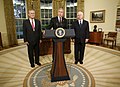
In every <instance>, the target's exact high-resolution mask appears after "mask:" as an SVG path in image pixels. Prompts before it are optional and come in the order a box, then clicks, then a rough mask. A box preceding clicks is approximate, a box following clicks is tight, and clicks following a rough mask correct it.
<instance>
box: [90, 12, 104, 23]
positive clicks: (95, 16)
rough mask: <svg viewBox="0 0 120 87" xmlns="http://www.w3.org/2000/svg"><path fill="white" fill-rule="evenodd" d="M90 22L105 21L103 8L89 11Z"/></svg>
mask: <svg viewBox="0 0 120 87" xmlns="http://www.w3.org/2000/svg"><path fill="white" fill-rule="evenodd" d="M90 22H91V23H104V22H105V10H99V11H91V12H90Z"/></svg>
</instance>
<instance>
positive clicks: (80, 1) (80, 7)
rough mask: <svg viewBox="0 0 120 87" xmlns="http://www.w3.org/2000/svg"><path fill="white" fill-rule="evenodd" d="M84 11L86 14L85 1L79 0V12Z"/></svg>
mask: <svg viewBox="0 0 120 87" xmlns="http://www.w3.org/2000/svg"><path fill="white" fill-rule="evenodd" d="M78 11H82V12H83V13H84V0H77V12H78Z"/></svg>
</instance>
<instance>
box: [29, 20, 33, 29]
mask: <svg viewBox="0 0 120 87" xmlns="http://www.w3.org/2000/svg"><path fill="white" fill-rule="evenodd" d="M28 25H29V26H30V28H31V29H32V25H31V23H30V20H29V19H28Z"/></svg>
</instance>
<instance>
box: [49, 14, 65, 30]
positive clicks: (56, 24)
mask: <svg viewBox="0 0 120 87" xmlns="http://www.w3.org/2000/svg"><path fill="white" fill-rule="evenodd" d="M51 28H53V29H57V28H64V29H67V20H66V19H65V18H64V17H62V22H61V23H60V22H59V20H58V16H57V17H53V18H52V19H51V21H50V25H49V26H48V27H47V29H51Z"/></svg>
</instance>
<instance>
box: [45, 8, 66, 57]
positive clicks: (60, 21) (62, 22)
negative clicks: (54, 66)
mask: <svg viewBox="0 0 120 87" xmlns="http://www.w3.org/2000/svg"><path fill="white" fill-rule="evenodd" d="M51 28H53V30H56V29H57V28H63V29H67V20H66V19H65V18H64V10H63V9H62V8H59V9H58V16H56V17H53V18H51V21H50V25H49V26H48V27H47V29H51ZM53 40H57V39H53ZM55 45H56V43H54V41H53V46H55ZM53 59H54V47H53Z"/></svg>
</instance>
